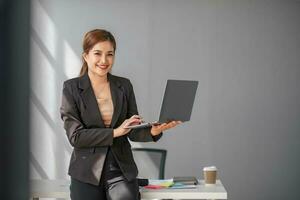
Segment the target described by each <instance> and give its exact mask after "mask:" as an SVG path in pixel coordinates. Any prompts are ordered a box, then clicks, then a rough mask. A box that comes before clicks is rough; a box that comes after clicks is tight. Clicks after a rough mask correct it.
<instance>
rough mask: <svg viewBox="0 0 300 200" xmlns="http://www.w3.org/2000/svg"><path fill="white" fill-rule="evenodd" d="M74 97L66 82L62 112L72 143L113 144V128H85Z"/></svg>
mask: <svg viewBox="0 0 300 200" xmlns="http://www.w3.org/2000/svg"><path fill="white" fill-rule="evenodd" d="M74 98H75V97H74V96H73V94H72V89H71V85H67V84H66V83H64V86H63V94H62V104H61V107H60V114H61V118H62V120H63V121H64V129H65V130H66V134H67V137H68V139H69V142H70V144H71V145H72V146H73V147H78V148H85V147H96V146H110V145H112V143H113V129H110V128H90V129H87V128H85V126H84V124H83V123H82V122H81V120H80V113H79V110H78V108H77V105H76V103H75V100H74Z"/></svg>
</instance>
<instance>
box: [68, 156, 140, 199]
mask: <svg viewBox="0 0 300 200" xmlns="http://www.w3.org/2000/svg"><path fill="white" fill-rule="evenodd" d="M70 191H71V199H72V200H140V194H139V186H138V181H137V179H134V180H132V181H127V179H126V178H125V177H124V176H123V174H122V172H121V170H120V168H119V166H118V164H117V162H116V161H115V159H114V157H113V155H112V153H111V152H110V151H109V152H108V155H107V160H106V161H105V164H104V168H103V172H102V176H101V180H100V183H99V185H98V186H97V185H92V184H89V183H84V182H81V181H79V180H76V179H74V178H72V177H71V186H70Z"/></svg>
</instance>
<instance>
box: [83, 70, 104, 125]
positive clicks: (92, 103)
mask: <svg viewBox="0 0 300 200" xmlns="http://www.w3.org/2000/svg"><path fill="white" fill-rule="evenodd" d="M79 88H80V89H82V92H81V98H82V101H83V103H84V104H85V107H86V110H85V112H86V116H87V117H88V121H89V122H90V123H91V124H92V125H99V126H100V127H104V126H105V125H104V122H103V119H102V117H101V114H100V111H99V107H98V103H97V100H96V96H95V94H94V91H93V88H92V85H91V82H90V79H89V77H88V74H87V73H86V74H85V75H83V76H82V77H81V78H80V82H79Z"/></svg>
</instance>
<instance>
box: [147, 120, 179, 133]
mask: <svg viewBox="0 0 300 200" xmlns="http://www.w3.org/2000/svg"><path fill="white" fill-rule="evenodd" d="M181 123H182V122H181V121H171V122H168V123H163V124H158V125H152V128H151V135H152V136H156V135H159V134H160V133H161V132H163V131H165V130H168V129H170V128H173V127H175V126H177V125H178V124H181Z"/></svg>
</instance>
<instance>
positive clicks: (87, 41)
mask: <svg viewBox="0 0 300 200" xmlns="http://www.w3.org/2000/svg"><path fill="white" fill-rule="evenodd" d="M104 41H109V42H111V44H112V46H113V48H114V51H116V48H117V45H116V40H115V38H114V36H113V35H112V34H111V33H110V32H108V31H106V30H104V29H94V30H91V31H89V32H87V33H86V34H85V36H84V38H83V43H82V49H83V53H82V58H81V59H82V67H81V70H80V74H79V76H83V75H84V74H85V73H87V71H88V65H87V63H86V61H85V60H84V58H83V54H84V53H89V51H90V50H91V49H92V48H93V46H94V45H95V44H97V43H98V42H104Z"/></svg>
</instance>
